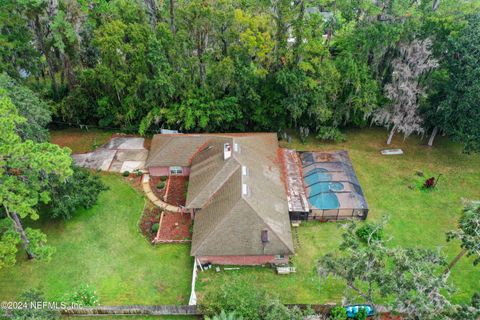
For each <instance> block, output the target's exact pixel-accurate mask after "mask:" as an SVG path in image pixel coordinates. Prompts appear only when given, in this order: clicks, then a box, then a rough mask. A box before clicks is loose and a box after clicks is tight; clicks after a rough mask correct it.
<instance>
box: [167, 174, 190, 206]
mask: <svg viewBox="0 0 480 320" xmlns="http://www.w3.org/2000/svg"><path fill="white" fill-rule="evenodd" d="M167 183H168V184H169V186H168V194H167V195H166V197H165V202H167V203H169V204H171V205H174V206H177V207H178V206H185V200H186V191H187V184H188V178H187V177H184V176H170V177H169V179H168V182H167Z"/></svg>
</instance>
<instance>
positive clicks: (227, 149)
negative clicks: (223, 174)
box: [223, 143, 232, 160]
mask: <svg viewBox="0 0 480 320" xmlns="http://www.w3.org/2000/svg"><path fill="white" fill-rule="evenodd" d="M231 156H232V145H231V144H230V143H225V144H224V145H223V160H227V159H230V157H231Z"/></svg>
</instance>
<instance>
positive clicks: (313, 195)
mask: <svg viewBox="0 0 480 320" xmlns="http://www.w3.org/2000/svg"><path fill="white" fill-rule="evenodd" d="M300 160H301V166H302V171H303V174H302V175H303V183H304V187H305V191H306V196H307V199H308V202H309V204H310V212H308V213H300V212H297V213H294V212H293V213H291V218H292V219H293V220H304V219H315V220H324V221H326V220H342V219H348V218H352V217H354V218H359V219H365V218H366V217H367V214H368V205H367V201H366V200H365V197H364V195H363V191H362V188H361V187H360V183H359V182H358V179H357V176H356V174H355V171H354V169H353V166H352V162H351V160H350V157H349V156H348V153H347V152H346V151H335V152H303V153H301V154H300Z"/></svg>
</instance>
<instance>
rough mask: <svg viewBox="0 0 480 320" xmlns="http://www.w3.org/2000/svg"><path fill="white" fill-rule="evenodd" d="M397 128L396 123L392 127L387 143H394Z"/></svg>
mask: <svg viewBox="0 0 480 320" xmlns="http://www.w3.org/2000/svg"><path fill="white" fill-rule="evenodd" d="M396 130H397V125H394V126H393V128H392V131H390V135H389V136H388V139H387V145H390V143H392V138H393V135H394V134H395V131H396Z"/></svg>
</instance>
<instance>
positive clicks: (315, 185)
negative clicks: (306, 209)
mask: <svg viewBox="0 0 480 320" xmlns="http://www.w3.org/2000/svg"><path fill="white" fill-rule="evenodd" d="M315 170H316V172H315V173H313V174H310V175H309V176H307V177H305V182H306V184H307V185H308V186H309V187H308V188H309V195H310V196H312V197H311V198H310V199H309V201H310V203H311V204H312V205H313V206H314V207H316V208H318V209H326V210H328V209H338V208H339V207H340V203H339V201H338V198H337V195H336V194H335V193H334V192H335V191H341V190H343V189H344V186H343V184H342V183H340V182H328V181H330V180H331V179H332V176H331V175H330V174H328V173H325V172H324V171H321V170H322V169H319V170H317V169H315ZM323 170H325V169H323Z"/></svg>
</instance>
